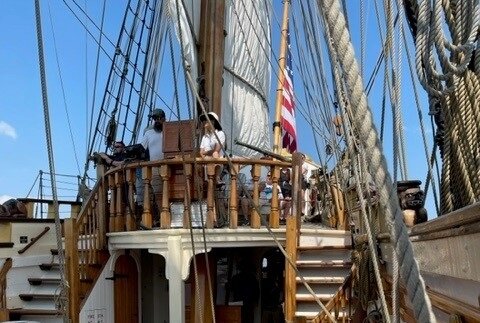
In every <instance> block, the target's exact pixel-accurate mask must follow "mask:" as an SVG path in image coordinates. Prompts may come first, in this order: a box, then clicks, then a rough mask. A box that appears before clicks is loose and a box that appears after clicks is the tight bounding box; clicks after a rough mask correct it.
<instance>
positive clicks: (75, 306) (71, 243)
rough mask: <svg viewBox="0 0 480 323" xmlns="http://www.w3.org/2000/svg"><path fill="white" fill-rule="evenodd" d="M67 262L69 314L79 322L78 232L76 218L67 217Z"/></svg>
mask: <svg viewBox="0 0 480 323" xmlns="http://www.w3.org/2000/svg"><path fill="white" fill-rule="evenodd" d="M64 224H65V263H66V264H67V266H66V267H67V277H68V284H69V287H70V288H69V293H68V295H69V296H68V300H69V314H70V320H71V322H72V323H78V322H79V319H80V318H79V314H80V297H79V289H80V280H79V277H78V273H77V268H78V240H77V239H78V233H77V231H76V229H75V219H66V220H65V222H64Z"/></svg>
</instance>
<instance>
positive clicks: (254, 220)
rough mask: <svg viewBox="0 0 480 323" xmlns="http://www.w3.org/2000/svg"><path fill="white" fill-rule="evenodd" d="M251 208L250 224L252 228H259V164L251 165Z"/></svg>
mask: <svg viewBox="0 0 480 323" xmlns="http://www.w3.org/2000/svg"><path fill="white" fill-rule="evenodd" d="M252 167H253V172H252V177H253V196H252V198H253V208H252V213H251V216H250V224H251V227H252V228H254V229H258V228H260V214H258V211H257V210H258V209H259V208H260V188H259V183H258V181H259V180H260V173H261V166H260V165H257V164H254V165H253V166H252Z"/></svg>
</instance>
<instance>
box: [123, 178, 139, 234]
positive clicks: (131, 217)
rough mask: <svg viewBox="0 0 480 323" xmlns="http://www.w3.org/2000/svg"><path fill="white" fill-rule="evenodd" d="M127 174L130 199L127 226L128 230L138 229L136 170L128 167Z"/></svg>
mask: <svg viewBox="0 0 480 323" xmlns="http://www.w3.org/2000/svg"><path fill="white" fill-rule="evenodd" d="M125 172H126V176H127V185H128V195H127V196H128V197H127V199H128V201H127V207H126V214H127V219H126V228H127V231H133V230H135V229H136V227H137V225H136V219H135V218H136V214H135V201H134V193H135V180H136V176H135V170H133V169H127V170H126V171H125Z"/></svg>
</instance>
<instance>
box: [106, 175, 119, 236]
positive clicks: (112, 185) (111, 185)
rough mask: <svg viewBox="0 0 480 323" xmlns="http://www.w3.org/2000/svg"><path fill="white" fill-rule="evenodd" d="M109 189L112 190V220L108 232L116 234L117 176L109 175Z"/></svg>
mask: <svg viewBox="0 0 480 323" xmlns="http://www.w3.org/2000/svg"><path fill="white" fill-rule="evenodd" d="M108 189H109V190H110V207H109V211H110V219H109V222H108V231H109V232H115V224H116V219H115V217H116V216H117V212H116V211H115V208H116V206H117V203H116V195H117V194H116V190H115V174H110V175H108Z"/></svg>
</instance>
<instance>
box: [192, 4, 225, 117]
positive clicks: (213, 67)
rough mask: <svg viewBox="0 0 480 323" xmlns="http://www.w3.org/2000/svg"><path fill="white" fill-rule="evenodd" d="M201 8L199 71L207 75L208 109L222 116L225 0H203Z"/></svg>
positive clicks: (206, 94)
mask: <svg viewBox="0 0 480 323" xmlns="http://www.w3.org/2000/svg"><path fill="white" fill-rule="evenodd" d="M200 10H201V16H200V39H199V42H200V46H199V57H200V64H199V71H198V73H199V75H201V74H204V77H205V96H206V97H207V98H208V100H209V104H208V107H207V110H208V111H213V112H215V113H216V114H218V116H221V112H222V111H221V110H222V106H221V103H222V83H223V79H222V74H223V62H224V59H223V53H224V45H225V34H224V23H225V0H202V4H201V9H200ZM202 67H203V68H202ZM197 112H198V111H197Z"/></svg>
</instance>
